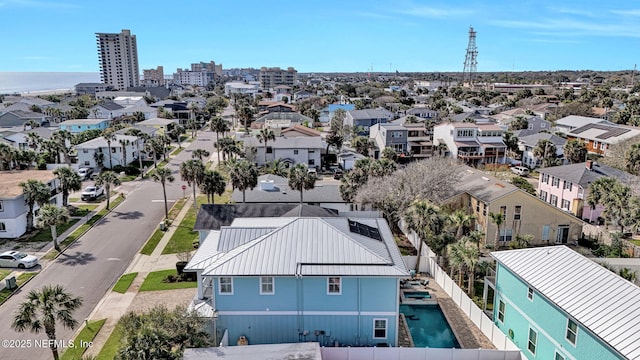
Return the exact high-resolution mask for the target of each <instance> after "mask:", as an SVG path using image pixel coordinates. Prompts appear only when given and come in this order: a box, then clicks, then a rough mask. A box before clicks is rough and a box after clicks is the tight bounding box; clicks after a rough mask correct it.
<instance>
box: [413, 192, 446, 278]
mask: <svg viewBox="0 0 640 360" xmlns="http://www.w3.org/2000/svg"><path fill="white" fill-rule="evenodd" d="M404 218H405V221H406V222H407V225H408V227H409V229H411V230H413V231H415V233H416V235H418V238H419V242H418V258H417V261H416V269H415V270H416V272H418V271H419V266H420V256H421V254H422V244H423V242H427V244H429V245H430V247H432V246H431V245H435V244H434V237H435V235H437V234H439V233H440V232H441V230H442V227H443V226H444V219H443V218H442V216H441V215H440V208H438V207H437V206H436V205H433V204H432V203H430V202H429V201H427V200H416V201H414V202H413V204H411V206H410V207H409V209H408V210H407V212H406V213H405V216H404ZM432 250H433V251H434V252H436V254H438V256H440V254H441V251H439V250H441V249H438V248H437V247H436V246H433V247H432Z"/></svg>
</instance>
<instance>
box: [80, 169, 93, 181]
mask: <svg viewBox="0 0 640 360" xmlns="http://www.w3.org/2000/svg"><path fill="white" fill-rule="evenodd" d="M92 173H93V170H92V169H91V168H88V167H81V168H80V169H78V175H80V179H81V180H82V181H84V180H88V179H89V177H90V176H91V174H92Z"/></svg>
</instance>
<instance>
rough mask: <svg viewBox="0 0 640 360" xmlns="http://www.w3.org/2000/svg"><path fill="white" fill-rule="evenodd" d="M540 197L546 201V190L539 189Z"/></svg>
mask: <svg viewBox="0 0 640 360" xmlns="http://www.w3.org/2000/svg"><path fill="white" fill-rule="evenodd" d="M540 199H542V201H544V202H547V192H546V191H540Z"/></svg>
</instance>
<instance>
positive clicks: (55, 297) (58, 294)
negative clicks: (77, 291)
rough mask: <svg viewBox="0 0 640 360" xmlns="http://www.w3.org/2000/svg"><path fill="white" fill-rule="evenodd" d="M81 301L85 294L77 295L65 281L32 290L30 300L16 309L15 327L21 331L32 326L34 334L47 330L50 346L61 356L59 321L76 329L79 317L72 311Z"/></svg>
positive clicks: (69, 327) (28, 297)
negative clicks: (66, 286) (66, 288)
mask: <svg viewBox="0 0 640 360" xmlns="http://www.w3.org/2000/svg"><path fill="white" fill-rule="evenodd" d="M81 305H82V298H80V297H73V296H72V295H71V294H69V293H67V291H66V290H65V288H64V287H62V286H61V285H55V286H52V285H46V286H44V287H43V288H42V289H40V290H39V291H38V290H31V291H30V292H29V294H28V295H27V300H26V301H25V302H23V303H22V304H20V307H19V308H18V310H17V311H16V314H15V317H14V318H13V323H12V324H11V327H12V328H13V329H14V330H16V331H18V332H23V331H25V330H27V329H28V330H29V331H30V332H32V333H34V334H39V333H40V332H41V331H43V330H44V332H45V333H46V334H47V338H48V339H49V340H51V341H50V342H49V344H50V345H49V346H50V348H51V352H52V353H53V358H54V359H55V360H58V359H59V356H58V347H57V345H56V344H57V341H56V322H57V321H59V322H60V323H61V324H62V327H64V328H67V329H75V328H76V326H77V325H78V321H77V320H76V319H74V318H73V316H72V314H73V312H74V311H75V310H77V309H79V308H80V306H81Z"/></svg>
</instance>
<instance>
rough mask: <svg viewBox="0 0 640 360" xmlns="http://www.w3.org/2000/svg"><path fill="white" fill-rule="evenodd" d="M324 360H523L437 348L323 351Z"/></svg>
mask: <svg viewBox="0 0 640 360" xmlns="http://www.w3.org/2000/svg"><path fill="white" fill-rule="evenodd" d="M321 352H322V360H445V359H446V360H521V355H520V351H506V350H485V349H435V348H382V347H380V348H378V347H371V348H349V347H346V348H332V347H325V348H322V349H321Z"/></svg>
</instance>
